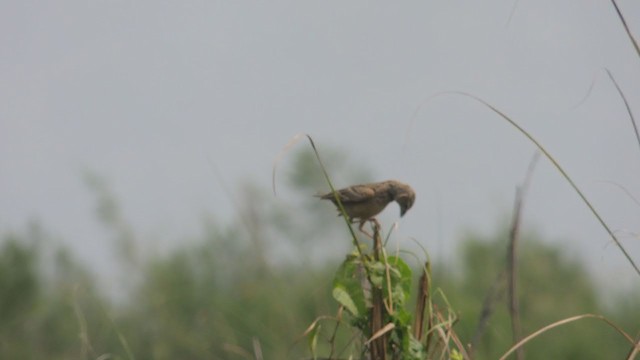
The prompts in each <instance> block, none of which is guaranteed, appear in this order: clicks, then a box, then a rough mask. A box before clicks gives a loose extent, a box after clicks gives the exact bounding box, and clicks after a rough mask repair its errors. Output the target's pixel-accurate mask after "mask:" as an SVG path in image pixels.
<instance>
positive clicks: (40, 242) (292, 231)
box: [0, 152, 640, 359]
mask: <svg viewBox="0 0 640 360" xmlns="http://www.w3.org/2000/svg"><path fill="white" fill-rule="evenodd" d="M308 156H309V153H308V152H302V153H300V154H297V155H296V156H295V160H294V161H293V163H294V170H292V171H290V172H289V173H288V175H289V176H288V177H289V181H288V183H287V186H288V188H289V189H293V191H292V192H293V195H291V196H293V197H296V196H297V199H299V203H298V204H297V205H299V206H300V207H302V208H303V209H304V211H301V210H300V208H293V207H286V206H282V204H281V203H280V201H279V200H278V199H277V198H274V197H273V196H270V194H269V193H268V191H269V190H266V189H264V190H261V189H260V188H257V187H255V186H253V187H247V188H244V189H243V193H244V194H247V191H252V192H253V193H251V199H252V200H250V199H249V198H246V197H245V198H240V199H241V203H240V204H237V206H238V208H237V209H235V210H236V211H237V219H236V220H235V221H234V222H232V223H230V224H226V225H221V224H217V223H215V222H214V221H213V220H211V221H207V222H205V224H203V231H202V234H201V236H200V237H199V239H197V240H195V241H189V242H185V245H182V246H181V247H179V248H176V249H174V250H172V251H170V252H168V253H167V254H164V255H162V256H153V257H148V258H147V257H144V253H143V252H141V251H137V250H136V244H137V241H138V240H137V239H136V236H135V234H134V232H133V231H132V229H131V228H130V227H129V226H127V225H126V219H124V217H123V216H122V215H121V214H120V212H119V209H118V206H117V202H116V201H115V200H114V198H113V196H112V195H110V193H109V192H108V186H105V184H104V183H103V182H101V181H100V179H99V177H95V176H94V177H90V178H89V180H90V181H89V184H90V185H92V189H93V190H94V191H95V192H96V194H97V195H98V197H97V198H98V209H99V212H98V215H99V216H100V217H101V218H102V220H103V222H104V223H105V225H107V226H108V227H109V229H111V230H113V231H114V238H115V241H114V252H115V253H116V254H117V255H118V257H120V258H122V259H121V260H122V264H119V265H117V266H122V267H123V268H124V269H125V271H126V273H127V277H126V279H125V280H123V284H122V288H123V289H126V290H123V291H125V292H126V294H124V296H114V294H107V293H105V291H107V290H105V289H103V288H102V287H100V286H98V284H100V281H99V279H98V278H97V276H96V275H95V274H93V273H92V272H91V269H90V268H88V267H87V264H82V263H81V262H80V261H78V260H77V259H75V258H74V257H73V256H72V254H71V253H70V252H69V251H67V250H65V249H51V248H50V247H51V246H47V245H46V244H50V243H51V242H50V241H48V239H50V238H51V236H50V235H48V234H47V233H46V232H45V231H44V230H43V229H41V228H39V227H38V226H37V225H30V226H28V227H27V229H26V230H24V231H23V232H20V233H5V234H1V235H0V236H1V239H0V246H1V247H0V304H1V305H0V359H254V358H256V355H255V354H256V353H258V352H259V353H261V354H262V357H263V358H264V359H303V358H310V357H311V356H310V352H309V350H308V344H307V342H306V339H305V338H304V337H302V334H303V333H304V331H305V329H307V328H308V326H309V325H310V324H311V323H312V322H313V321H314V319H316V318H317V317H318V316H321V315H335V314H336V312H337V310H338V306H337V304H336V303H335V301H334V300H333V299H332V298H331V286H332V280H333V277H334V275H335V272H336V271H337V269H338V264H339V263H340V262H341V261H342V260H343V258H342V257H341V258H335V259H331V258H323V259H321V260H318V259H316V256H317V255H316V253H315V249H317V247H318V243H323V244H324V245H323V246H324V247H329V246H333V245H336V244H341V243H344V244H345V245H344V246H345V250H347V251H345V254H346V252H348V250H349V247H348V246H349V240H348V237H347V236H348V235H346V234H345V233H344V232H343V231H342V230H344V229H342V228H340V229H339V231H336V230H335V229H333V228H335V227H338V226H340V225H338V226H333V225H334V224H340V223H339V222H332V221H334V220H335V219H334V217H335V213H334V212H333V210H332V209H330V208H323V207H322V206H319V205H318V202H317V201H314V199H312V198H311V197H310V196H309V195H310V194H314V193H315V192H316V191H318V190H319V189H318V186H321V185H319V184H317V183H315V182H314V181H313V178H315V176H314V175H313V172H312V171H310V170H309V169H307V170H304V169H305V167H304V166H307V167H308V163H309V162H310V161H312V160H310V159H309V158H308ZM305 157H307V158H306V160H305ZM336 159H340V161H341V162H340V163H332V164H331V165H330V166H331V168H332V169H337V171H338V172H340V171H341V170H344V172H343V173H344V174H349V171H351V170H349V169H361V168H362V167H361V166H359V165H357V164H355V165H354V164H353V163H350V162H349V161H348V160H345V159H344V157H339V156H338V157H336ZM295 164H297V165H295ZM305 164H306V165H305ZM312 168H313V167H311V169H312ZM303 170H304V171H303ZM354 173H355V174H357V175H356V176H355V177H357V178H358V180H357V181H362V180H369V179H366V175H363V174H366V173H367V172H366V171H363V170H356V171H352V172H351V174H354ZM305 174H306V177H305ZM344 179H345V180H344V181H345V183H346V182H347V181H351V180H353V179H352V178H350V177H349V176H348V175H346V176H345V178H344ZM280 186H282V185H280ZM321 190H324V189H321ZM296 194H297V195H296ZM255 199H260V201H259V202H258V203H256V202H255ZM327 214H328V215H327ZM336 221H337V220H336ZM314 224H315V225H314ZM506 234H507V231H506V230H505V231H504V233H499V234H497V235H495V236H492V237H490V238H483V237H479V236H475V235H469V236H467V238H466V239H464V240H463V241H462V246H461V247H460V249H459V251H458V254H457V256H458V259H457V260H456V261H454V262H452V263H445V262H443V261H441V260H440V259H435V258H433V259H432V265H433V267H434V271H433V274H434V278H433V279H432V284H433V285H432V286H433V288H434V289H435V288H441V289H442V290H443V292H444V293H445V294H446V297H447V299H448V300H449V302H450V304H451V305H452V307H453V309H454V310H455V311H456V312H457V313H458V314H459V321H458V323H457V324H456V326H455V330H456V332H457V333H458V334H459V335H460V337H461V339H462V341H463V342H465V343H470V342H471V341H472V340H473V339H474V336H475V335H476V333H477V331H478V322H479V318H480V313H481V311H482V307H483V303H484V302H485V298H486V297H487V294H488V293H489V291H490V289H492V288H498V289H500V288H502V289H504V286H500V285H499V286H497V287H496V286H494V284H495V282H496V281H500V280H499V279H500V276H499V274H500V273H501V271H503V269H504V267H505V262H506V260H505V259H506V248H507V235H506ZM176 242H178V243H179V242H180V241H176ZM282 248H293V249H295V253H296V254H298V255H297V258H295V259H290V258H289V259H279V258H277V254H274V252H273V251H274V250H273V249H282ZM51 254H53V255H51ZM132 254H134V255H135V256H132ZM518 254H519V258H520V260H519V261H520V268H519V294H518V295H519V299H520V307H521V318H522V327H523V334H525V335H526V334H529V333H531V332H533V331H535V330H537V329H538V328H540V327H542V326H544V325H547V324H549V323H552V322H554V321H557V320H560V319H563V318H567V317H569V316H573V315H577V314H582V313H594V314H602V315H604V316H606V317H607V318H608V319H610V320H611V321H613V322H615V323H617V324H618V325H620V326H621V327H622V328H623V329H624V330H625V331H627V332H629V333H630V334H631V335H632V336H637V334H638V332H639V331H640V325H639V324H640V292H639V291H638V289H634V290H631V291H630V292H629V293H627V294H619V295H617V296H612V295H611V294H603V293H602V291H603V290H601V289H599V288H597V287H596V286H595V285H594V283H593V282H592V280H591V279H590V278H589V275H588V273H587V272H586V271H585V269H584V268H583V267H582V266H581V264H579V263H578V262H577V261H576V260H574V259H572V258H570V257H568V256H567V255H566V254H565V253H563V252H562V251H561V250H560V249H558V248H556V247H554V246H552V245H549V244H548V243H546V242H544V241H542V239H540V238H538V237H537V236H535V235H532V234H529V235H528V236H524V237H523V239H522V242H521V246H520V248H519V253H518ZM123 264H126V266H124V265H123ZM415 273H418V274H419V273H420V271H415ZM496 279H498V280H496ZM498 284H501V283H500V282H499V283H498ZM414 291H415V290H414ZM505 294H506V291H504V290H502V291H497V292H496V296H495V299H496V300H495V302H494V304H493V305H494V310H495V311H494V313H493V314H492V316H491V317H490V318H489V320H488V323H487V327H486V329H485V331H484V332H483V334H482V336H481V337H479V339H478V340H477V342H476V343H474V349H473V350H474V354H475V356H476V358H478V359H495V358H498V357H499V356H500V355H502V354H503V353H504V352H505V351H506V350H507V349H508V348H509V347H510V345H511V343H512V340H511V328H510V322H509V314H508V312H507V306H506V295H505ZM604 295H607V296H606V298H607V299H608V301H607V303H606V305H605V303H604V299H605V296H604ZM329 324H330V323H329ZM332 330H333V328H332V326H324V327H323V328H322V329H321V330H320V331H321V336H320V337H319V342H318V349H319V351H318V353H319V354H323V351H324V350H326V346H327V342H328V341H327V339H328V338H329V336H331V333H332ZM338 337H339V340H338V341H337V343H338V345H339V346H338V349H340V348H341V347H342V346H345V345H347V344H348V343H349V341H350V340H351V337H352V334H351V333H350V332H349V331H348V330H342V331H341V332H339V333H338ZM323 347H324V348H323ZM323 349H324V350H323ZM629 349H630V346H629V345H628V343H626V342H625V340H624V339H623V338H622V337H621V336H620V335H619V334H617V333H615V331H613V330H612V329H611V328H610V327H608V326H606V325H605V324H604V323H603V322H599V321H597V320H593V319H586V320H581V321H578V322H576V323H573V324H570V325H567V326H564V327H560V328H557V329H554V330H551V331H549V332H548V333H545V334H543V335H541V336H540V337H539V338H537V339H535V340H533V341H532V342H531V343H529V344H528V345H526V346H525V353H526V356H527V358H528V359H619V358H624V356H625V355H626V354H627V353H628V351H629ZM347 355H348V354H342V356H347Z"/></svg>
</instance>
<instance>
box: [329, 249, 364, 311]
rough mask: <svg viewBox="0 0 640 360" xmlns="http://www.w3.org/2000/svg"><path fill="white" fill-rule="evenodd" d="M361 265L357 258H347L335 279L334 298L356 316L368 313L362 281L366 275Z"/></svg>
mask: <svg viewBox="0 0 640 360" xmlns="http://www.w3.org/2000/svg"><path fill="white" fill-rule="evenodd" d="M360 266H361V265H360V262H359V261H358V260H357V259H354V258H347V259H346V260H345V261H344V262H343V263H342V265H340V268H339V269H338V272H337V273H336V276H335V278H334V280H333V291H332V295H333V298H334V299H335V300H336V301H337V302H338V303H340V305H342V306H344V307H345V308H346V309H347V310H348V311H349V312H350V313H351V314H352V315H353V316H355V317H359V316H363V315H365V314H366V304H365V296H364V290H363V289H362V285H361V281H360V280H361V277H362V276H364V275H363V274H362V272H363V271H362V270H361V269H360Z"/></svg>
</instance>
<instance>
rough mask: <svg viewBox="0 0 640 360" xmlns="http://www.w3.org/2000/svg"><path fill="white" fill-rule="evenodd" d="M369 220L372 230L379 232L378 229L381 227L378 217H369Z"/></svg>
mask: <svg viewBox="0 0 640 360" xmlns="http://www.w3.org/2000/svg"><path fill="white" fill-rule="evenodd" d="M369 221H371V224H372V225H371V226H372V227H373V231H374V232H379V231H380V229H381V228H382V226H381V225H380V222H378V219H376V218H371V219H369Z"/></svg>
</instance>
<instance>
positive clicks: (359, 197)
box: [318, 180, 416, 231]
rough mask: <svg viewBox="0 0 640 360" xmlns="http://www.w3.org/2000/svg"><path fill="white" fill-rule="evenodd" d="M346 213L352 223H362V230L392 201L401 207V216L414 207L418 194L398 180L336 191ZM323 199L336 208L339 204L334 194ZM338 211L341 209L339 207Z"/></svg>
mask: <svg viewBox="0 0 640 360" xmlns="http://www.w3.org/2000/svg"><path fill="white" fill-rule="evenodd" d="M336 192H337V194H338V196H339V197H340V202H341V203H342V206H343V207H344V211H345V212H346V213H347V215H348V216H349V220H351V222H355V221H358V222H360V230H361V231H362V227H363V226H364V224H365V222H366V221H367V220H371V219H373V218H374V216H376V215H378V214H379V213H380V212H381V211H382V210H384V208H385V207H386V206H387V205H388V204H389V203H390V202H392V201H395V202H397V203H398V205H400V216H404V214H405V213H406V212H407V210H409V209H410V208H411V206H413V203H414V201H415V199H416V194H415V192H414V191H413V189H412V188H411V186H409V185H407V184H404V183H401V182H399V181H396V180H387V181H383V182H379V183H371V184H361V185H353V186H349V187H347V188H344V189H340V190H337V191H336ZM318 197H320V198H321V199H324V200H330V201H331V202H332V203H333V204H334V205H336V207H338V202H337V201H336V198H335V196H334V194H333V193H332V192H330V193H327V194H324V195H318ZM338 211H340V208H339V207H338Z"/></svg>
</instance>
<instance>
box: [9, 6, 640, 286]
mask: <svg viewBox="0 0 640 360" xmlns="http://www.w3.org/2000/svg"><path fill="white" fill-rule="evenodd" d="M619 5H620V7H621V10H622V11H623V12H624V14H625V15H626V17H627V21H628V23H629V24H630V26H631V29H632V31H633V32H634V33H635V34H636V36H640V2H638V1H634V0H620V1H619ZM0 14H2V15H0V16H1V17H2V21H0V43H1V44H2V46H0V98H1V99H2V101H1V102H0V139H1V141H0V179H1V180H0V181H1V186H0V198H1V199H2V201H1V202H0V231H2V232H5V231H8V230H19V229H21V228H23V227H24V224H25V223H26V222H27V221H28V219H31V218H37V219H39V220H41V222H42V223H43V224H44V225H45V227H46V228H47V229H49V230H50V231H51V232H52V233H53V234H55V235H56V236H59V237H60V238H61V239H64V241H65V242H66V243H67V244H70V245H72V247H73V248H74V249H75V250H76V251H77V253H78V254H79V255H80V256H81V257H82V258H84V259H86V260H87V261H88V262H89V263H100V261H101V260H100V259H103V258H104V257H103V254H104V252H105V251H108V249H109V247H108V246H107V245H106V244H105V237H106V235H105V234H104V230H103V229H102V227H101V226H100V225H99V224H98V222H97V221H96V219H95V215H94V212H93V207H94V199H93V198H92V195H91V194H90V192H89V191H88V190H87V188H86V186H85V185H84V184H83V181H82V176H81V174H82V170H83V169H86V168H89V169H92V170H95V171H97V172H98V173H100V174H102V175H104V176H105V177H106V178H107V179H108V181H109V182H110V184H111V185H112V189H113V191H114V192H115V193H116V195H117V196H118V197H119V198H120V200H121V205H122V206H123V208H124V211H125V215H126V216H127V217H128V218H130V219H131V221H132V223H133V225H134V226H135V227H136V229H137V230H138V231H140V232H141V233H143V234H154V235H160V236H159V237H160V239H161V240H158V241H162V239H164V240H166V241H169V240H170V239H172V235H171V234H190V233H198V232H199V230H198V229H199V221H200V219H201V217H200V215H201V214H202V213H203V212H205V211H206V212H210V213H212V214H214V215H215V216H217V217H220V218H222V219H228V218H230V217H231V215H232V214H231V212H230V211H229V208H230V204H229V200H228V198H227V196H226V195H225V193H224V191H223V190H222V189H221V188H220V184H219V182H218V181H217V179H216V177H215V175H214V174H213V172H212V171H211V167H210V165H209V163H208V160H207V158H210V159H212V161H213V162H214V163H215V166H216V167H217V168H218V169H219V170H220V171H221V172H222V173H223V174H224V176H225V178H226V180H227V181H228V182H230V183H240V182H244V181H252V182H254V183H256V184H258V185H260V186H264V188H265V189H269V188H270V186H271V184H270V181H271V166H272V162H273V159H274V157H275V156H276V155H277V154H278V153H279V152H280V150H281V149H282V147H283V146H284V145H285V144H286V143H287V142H288V140H289V139H290V138H291V137H292V136H293V135H295V134H297V133H300V132H305V133H308V134H311V135H312V136H313V137H314V139H315V140H316V142H317V143H318V146H319V147H320V148H321V149H322V147H327V148H328V147H333V146H339V147H341V148H343V149H347V150H348V151H349V152H350V153H352V156H353V157H354V158H357V159H363V161H364V162H365V164H366V166H368V167H371V168H373V170H374V172H375V175H376V176H377V178H379V179H380V180H382V179H387V178H397V179H400V180H403V181H405V182H408V183H410V184H412V185H413V186H414V187H415V188H416V191H417V193H418V199H417V202H416V206H415V207H414V209H412V211H411V212H410V213H409V214H408V215H407V216H406V217H405V218H404V219H403V220H402V221H401V223H400V226H401V230H400V231H401V233H402V234H403V235H406V236H412V237H416V238H418V239H419V240H420V241H421V242H422V243H423V244H424V245H425V246H426V247H427V248H429V249H433V251H435V248H436V247H438V246H443V247H444V250H443V252H444V253H446V254H451V253H452V250H453V249H455V245H456V240H457V239H459V238H460V235H461V234H463V233H464V232H465V231H467V230H478V231H481V232H483V233H486V234H491V233H492V232H493V231H494V230H495V229H496V227H497V226H498V225H499V224H500V223H501V222H502V221H503V220H505V219H506V218H507V216H508V215H509V213H510V211H511V208H512V202H513V196H514V189H515V187H516V185H517V184H519V183H520V182H521V181H522V178H523V176H524V174H525V171H526V168H527V166H528V162H529V160H530V158H531V156H532V154H533V152H534V147H533V146H532V144H530V143H529V142H528V141H527V140H525V138H524V137H523V136H521V135H520V134H519V133H517V132H516V131H515V130H514V129H513V128H512V127H510V126H509V125H508V124H507V123H506V122H505V121H503V120H501V119H500V118H499V117H498V116H496V115H495V114H493V113H492V112H490V111H489V110H488V109H486V108H485V107H483V106H481V105H479V104H478V103H476V102H474V101H472V100H470V99H468V98H463V97H460V96H453V95H450V96H441V97H437V98H435V99H433V100H431V101H429V102H427V103H426V104H425V103H424V101H425V99H426V98H428V97H429V96H431V95H433V94H435V93H438V92H441V91H445V90H460V91H465V92H469V93H473V94H475V95H477V96H479V97H481V98H483V99H486V100H487V101H489V102H491V103H492V104H493V105H495V106H497V107H498V108H500V109H501V110H503V111H504V112H506V113H507V114H508V115H509V116H511V117H512V118H513V119H515V120H516V121H518V122H519V123H520V124H521V125H522V126H523V127H525V128H526V129H528V130H529V131H530V132H531V133H532V134H533V135H534V136H535V137H537V139H538V140H539V141H540V142H541V143H542V144H544V145H545V146H547V147H548V150H549V151H551V152H552V153H553V154H554V156H555V157H556V158H557V160H558V161H559V162H560V163H561V164H562V165H564V166H565V167H566V170H567V171H568V172H569V174H570V175H571V176H572V177H573V178H574V180H575V181H576V182H577V184H578V185H579V186H580V187H581V188H582V189H583V190H584V192H585V194H586V195H587V196H588V197H589V198H590V199H591V200H592V201H593V204H594V205H595V206H596V207H597V208H598V209H599V210H600V211H601V213H602V215H603V217H604V218H605V220H606V221H607V222H609V224H611V226H612V228H613V229H615V230H618V231H620V237H621V239H622V240H623V243H624V244H625V246H627V248H628V250H629V252H630V253H631V255H632V256H633V257H634V258H635V260H636V261H637V262H640V240H639V239H638V237H637V236H631V235H629V233H630V232H631V233H636V234H637V233H638V231H639V229H638V224H639V222H638V218H639V215H640V207H638V205H637V204H636V203H634V201H633V199H632V198H630V197H629V196H628V195H627V194H625V193H624V192H623V191H622V190H621V189H620V188H619V187H617V186H615V185H612V184H611V183H609V182H613V183H615V184H618V185H621V186H623V187H624V188H625V189H626V190H627V191H629V192H630V193H631V194H633V195H634V196H636V198H640V182H638V179H639V178H640V149H639V147H638V144H637V142H636V140H635V136H634V134H633V129H632V127H631V124H630V121H629V118H628V116H627V113H626V110H625V108H624V104H623V102H622V100H621V99H620V97H619V96H618V94H617V93H616V90H615V88H614V86H613V84H612V83H611V82H610V80H609V79H608V77H607V75H606V73H605V71H604V69H605V68H607V69H609V70H610V71H611V72H612V74H613V75H614V76H615V78H616V79H617V80H618V82H619V85H620V87H621V88H622V89H623V91H624V92H625V94H626V96H627V98H628V100H629V102H630V105H631V107H632V109H633V110H634V111H635V113H636V114H640V81H639V79H640V59H639V58H638V56H637V55H636V54H635V53H634V50H633V47H632V45H631V44H630V42H629V40H628V38H627V36H626V34H625V33H624V30H623V27H622V25H621V24H620V21H619V20H618V18H617V16H616V14H615V11H614V9H613V7H612V6H611V4H610V3H609V2H608V1H604V0H600V1H592V0H590V1H585V0H574V1H560V2H559V1H551V0H547V1H522V0H520V1H518V2H517V5H516V7H515V9H514V1H504V0H503V1H497V0H496V1H482V2H478V1H422V2H409V3H402V4H392V3H388V2H374V3H372V2H363V1H355V2H344V1H322V2H300V1H274V2H253V1H227V2H217V1H181V2H170V1H135V2H133V1H124V0H121V1H119V0H109V1H95V0H94V1H56V2H32V1H0ZM591 87H592V90H591V91H589V89H590V88H591ZM587 94H588V97H586V98H585V96H586V95H587ZM421 104H423V105H422V106H421ZM419 106H420V108H419V110H418V111H417V113H416V109H417V108H418V107H419ZM414 113H416V115H415V116H413V114H414ZM407 134H409V136H408V137H407ZM300 146H306V145H300ZM283 166H284V167H286V160H285V161H284V163H283ZM340 185H347V184H340ZM321 190H322V189H321ZM438 214H440V215H438ZM396 216H397V209H393V210H388V211H387V212H385V219H387V220H388V221H393V220H395V219H396ZM523 221H524V225H525V226H526V227H527V228H530V229H536V230H537V231H539V232H540V233H541V234H542V235H544V236H545V238H547V239H549V241H562V242H563V246H564V247H565V248H566V249H567V250H568V251H569V252H571V253H575V254H576V256H577V257H581V258H583V259H584V260H585V262H586V263H588V264H590V266H591V268H592V269H593V270H594V272H597V273H598V275H599V277H600V278H601V280H604V282H607V283H618V284H635V285H637V284H638V283H639V281H638V279H640V278H639V277H638V276H637V275H635V274H634V272H633V270H632V268H631V266H630V265H629V264H628V263H627V262H626V261H625V260H624V259H623V258H622V256H621V254H620V251H619V250H618V249H617V248H616V247H615V246H613V245H612V244H610V239H609V238H608V237H607V234H606V233H605V231H604V230H603V229H602V228H601V227H600V225H598V223H597V221H596V220H595V218H594V217H593V216H592V215H591V214H590V213H589V212H588V210H587V208H586V207H585V206H584V205H583V204H582V203H581V201H580V200H579V199H578V196H577V195H576V194H575V193H574V192H573V191H572V190H571V189H570V187H569V185H568V184H567V183H566V182H565V181H564V180H563V179H562V178H561V177H560V175H559V174H558V173H557V172H556V171H555V170H554V169H552V167H551V166H550V164H549V163H548V161H546V160H544V159H541V161H540V163H539V166H538V168H537V171H536V173H535V176H534V179H533V183H532V188H531V189H530V193H529V198H528V199H527V202H526V208H525V212H524V220H523ZM425 228H426V229H430V231H431V233H430V234H428V233H425ZM440 235H441V239H440V240H439V241H440V243H441V244H443V245H438V236H440ZM150 237H151V236H150ZM164 245H167V244H164ZM103 265H104V264H103ZM596 269H597V270H596ZM603 270H604V271H603ZM621 286H622V285H621Z"/></svg>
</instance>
